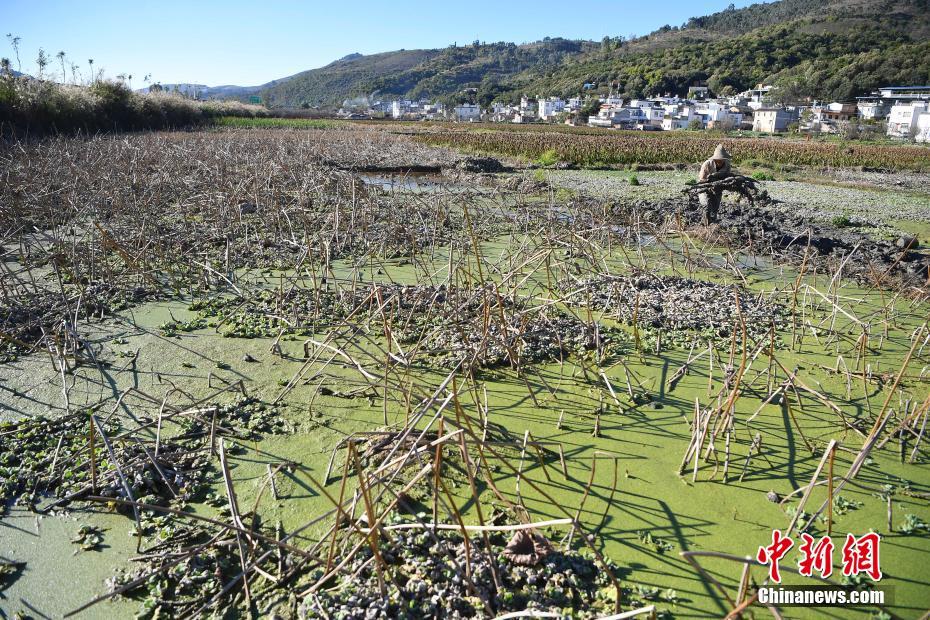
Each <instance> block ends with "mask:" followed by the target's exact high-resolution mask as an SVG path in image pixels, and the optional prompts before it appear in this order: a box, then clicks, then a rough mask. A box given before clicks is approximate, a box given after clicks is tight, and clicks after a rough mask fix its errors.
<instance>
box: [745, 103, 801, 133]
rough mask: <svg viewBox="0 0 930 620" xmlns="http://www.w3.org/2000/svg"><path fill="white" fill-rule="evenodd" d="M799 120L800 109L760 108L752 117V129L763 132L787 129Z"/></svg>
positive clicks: (776, 131)
mask: <svg viewBox="0 0 930 620" xmlns="http://www.w3.org/2000/svg"><path fill="white" fill-rule="evenodd" d="M797 120H798V111H797V110H796V109H795V110H790V109H785V108H759V109H758V110H756V113H755V114H753V118H752V130H753V131H758V132H761V133H778V132H781V131H787V129H788V125H790V124H791V123H793V122H795V121H797Z"/></svg>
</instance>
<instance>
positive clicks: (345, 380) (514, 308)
mask: <svg viewBox="0 0 930 620" xmlns="http://www.w3.org/2000/svg"><path fill="white" fill-rule="evenodd" d="M745 172H746V173H753V172H754V170H746V171H745ZM0 175H2V179H0V230H2V237H0V247H2V255H0V285H2V291H0V501H2V504H0V610H2V614H0V615H2V616H3V617H9V618H13V617H35V618H44V617H50V618H60V617H75V618H113V617H133V616H137V615H138V616H139V617H145V618H154V617H159V618H165V617H172V618H173V617H178V618H181V617H224V618H244V617H280V618H397V617H407V618H423V617H441V618H459V617H461V618H470V617H483V618H494V617H497V616H502V615H504V614H508V613H517V615H514V616H511V617H520V612H527V611H529V612H534V613H537V614H538V613H543V612H545V613H547V614H549V615H548V616H545V617H579V618H599V617H605V616H610V615H611V614H617V613H621V612H631V611H636V610H640V611H641V615H642V617H649V616H650V615H651V614H655V615H656V616H659V617H665V618H720V617H724V616H727V614H730V613H731V611H733V610H734V609H738V610H742V611H741V614H742V617H744V618H748V617H756V618H761V617H767V616H773V617H779V618H813V617H818V618H819V617H835V618H846V617H861V618H921V617H924V616H925V614H926V612H927V609H928V608H930V577H928V576H927V575H926V571H924V570H923V566H924V565H925V564H926V558H927V554H928V553H930V506H928V498H930V471H928V468H927V463H928V458H930V447H928V443H927V438H926V437H925V430H926V426H927V416H928V415H930V413H928V412H930V389H928V386H930V330H928V325H927V320H928V318H930V317H928V308H930V305H928V301H927V295H928V288H927V277H928V265H930V253H928V252H927V250H926V249H925V248H926V247H927V245H928V244H930V224H928V221H930V220H928V218H927V216H928V215H930V193H928V190H927V189H926V188H927V187H930V175H927V174H926V173H918V172H908V173H888V174H886V175H876V174H875V173H872V172H862V171H856V170H851V169H847V170H823V169H817V170H814V169H797V170H794V171H792V172H790V173H780V172H779V173H776V174H775V175H774V178H773V179H771V180H762V181H760V182H759V185H760V187H762V188H763V189H765V191H766V192H767V193H768V195H769V196H770V198H771V200H770V201H769V202H767V203H766V204H765V205H751V204H748V203H744V202H739V201H737V200H736V198H735V197H733V196H730V195H727V196H726V197H725V198H724V204H723V207H722V209H721V221H720V222H719V223H718V224H716V225H711V226H702V225H701V224H700V217H699V214H697V213H696V211H695V209H694V207H692V206H691V205H689V203H688V200H687V198H686V197H685V195H684V194H683V190H684V189H686V188H687V182H688V181H689V180H690V179H692V178H693V177H694V176H695V170H691V169H690V168H688V167H686V166H682V167H680V169H671V170H653V171H646V170H635V171H631V170H614V171H590V170H560V169H555V168H552V169H548V168H538V167H536V166H533V165H530V164H529V163H528V162H526V161H521V160H517V159H513V160H511V159H506V160H498V159H495V158H493V157H486V156H476V155H475V154H468V155H466V154H462V153H458V152H456V151H452V150H448V149H444V148H439V147H428V146H424V145H422V144H418V143H416V142H413V141H411V140H410V139H409V138H408V137H407V136H403V135H393V134H391V133H388V132H384V131H378V130H373V129H371V128H365V127H353V126H349V125H347V126H345V127H343V128H337V129H320V130H302V131H292V130H242V129H238V130H223V131H203V132H193V133H160V134H139V135H125V136H115V137H96V138H91V139H83V138H81V139H79V138H61V139H52V140H46V141H42V142H35V143H30V144H17V145H9V146H6V147H4V149H3V150H2V152H0ZM631 176H635V177H636V182H635V183H633V182H631ZM773 529H779V530H781V531H782V532H783V533H791V534H792V535H793V536H794V537H795V538H796V539H797V540H799V539H800V538H799V536H800V533H801V532H806V533H810V534H812V535H814V536H815V537H820V536H824V535H827V534H828V533H829V534H832V536H833V537H834V540H842V539H843V538H844V537H845V536H846V534H847V533H854V534H856V535H862V534H865V533H867V532H870V531H873V532H876V533H879V534H880V535H881V537H882V538H881V545H882V546H881V550H882V558H881V562H882V564H881V568H882V572H883V574H884V577H883V579H882V580H881V582H880V583H877V584H876V583H875V582H873V581H872V580H871V579H870V578H868V577H865V576H856V577H843V575H842V571H841V569H840V565H841V562H842V558H841V557H840V554H839V552H838V551H837V553H836V554H835V555H834V565H835V569H834V572H833V574H832V575H831V576H830V577H829V578H828V579H829V581H830V582H834V583H837V584H840V583H842V584H844V585H848V586H851V587H856V588H863V589H868V588H874V587H882V588H885V587H887V586H891V587H892V588H893V591H894V596H893V599H892V600H889V601H886V604H885V605H882V606H880V607H874V606H873V607H863V608H860V609H850V608H844V609H839V608H836V609H819V610H805V609H799V608H784V609H778V608H774V607H766V606H764V605H758V604H753V601H754V597H755V596H756V590H757V588H758V587H759V586H760V585H763V584H765V583H766V579H767V568H766V567H764V566H761V565H759V564H758V563H757V562H756V561H755V560H754V559H753V558H754V557H755V555H756V551H757V550H758V548H759V547H760V546H762V545H768V544H769V543H771V537H772V530H773ZM838 546H840V545H838ZM797 559H798V556H797V554H796V549H792V550H791V552H790V553H789V555H788V556H786V557H785V559H783V561H782V567H783V568H782V573H783V579H784V582H785V583H789V584H814V583H822V582H821V581H819V580H817V579H813V578H806V577H801V576H799V575H797V574H796V569H797ZM737 613H740V612H739V611H738V612H737ZM17 614H18V616H17Z"/></svg>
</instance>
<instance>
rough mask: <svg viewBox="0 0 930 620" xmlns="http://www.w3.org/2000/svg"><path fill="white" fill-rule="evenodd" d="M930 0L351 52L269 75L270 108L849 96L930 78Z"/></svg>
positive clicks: (773, 7)
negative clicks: (613, 33) (386, 100)
mask: <svg viewBox="0 0 930 620" xmlns="http://www.w3.org/2000/svg"><path fill="white" fill-rule="evenodd" d="M928 41H930V0H827V1H815V0H781V1H779V2H773V3H770V4H755V5H752V6H749V7H746V8H743V9H735V8H732V6H731V8H729V9H727V10H725V11H721V12H719V13H715V14H713V15H707V16H703V17H695V18H692V19H689V20H688V21H687V22H686V23H684V24H682V25H680V26H671V25H667V26H663V27H662V28H660V29H658V30H656V31H655V32H653V33H651V34H649V35H646V36H643V37H636V38H631V39H627V38H624V37H622V36H617V37H605V38H604V40H603V41H598V42H593V41H573V40H567V39H560V38H547V39H545V40H543V41H538V42H534V43H529V44H523V45H516V44H514V43H505V42H500V43H481V42H477V41H476V42H474V43H473V44H470V45H466V46H456V45H453V46H450V47H448V48H445V49H441V50H412V51H411V50H400V51H397V52H386V53H382V54H374V55H369V56H362V55H358V54H353V55H351V56H349V57H346V58H343V59H341V60H338V61H336V62H334V63H331V64H330V65H327V66H326V67H322V68H320V69H313V70H310V71H305V72H302V73H299V74H297V75H294V76H291V77H289V78H284V79H281V80H277V81H275V82H272V83H270V84H269V85H266V87H264V88H263V90H262V91H261V94H262V95H263V97H264V99H265V101H266V102H267V103H268V104H269V105H271V106H282V107H296V106H300V105H313V106H318V105H322V106H326V105H337V104H339V103H340V102H341V101H342V100H343V99H345V98H347V97H353V96H359V95H369V94H372V93H378V94H380V95H381V96H406V97H429V98H435V99H441V100H445V101H447V102H453V101H461V100H464V99H471V100H474V101H477V102H479V103H481V104H483V105H487V104H488V103H489V102H490V101H492V100H494V99H498V100H505V101H516V100H517V99H519V97H520V96H521V95H522V94H529V95H532V96H535V95H550V94H552V95H561V96H571V95H574V94H578V93H579V92H580V91H581V89H582V85H583V84H585V83H596V84H597V91H601V92H603V91H606V90H608V89H610V88H611V86H612V85H616V87H617V88H618V89H619V91H620V92H622V93H623V94H626V95H628V96H648V95H658V94H664V93H678V94H684V93H685V92H686V91H687V89H688V86H690V85H692V84H694V83H695V82H703V81H706V82H707V83H708V85H709V86H710V87H711V90H712V91H713V92H715V93H718V94H726V93H728V92H736V91H740V90H744V89H746V88H749V87H752V86H754V85H755V84H757V83H759V82H770V83H774V84H776V86H777V87H778V90H777V92H778V94H779V95H780V96H781V97H782V98H784V99H785V100H791V99H797V98H805V97H812V98H816V99H838V100H845V99H850V98H852V97H854V96H856V95H859V94H862V93H866V92H868V91H870V90H872V89H874V88H877V87H879V86H884V85H887V84H917V83H920V84H923V83H930V43H928Z"/></svg>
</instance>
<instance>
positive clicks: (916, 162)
mask: <svg viewBox="0 0 930 620" xmlns="http://www.w3.org/2000/svg"><path fill="white" fill-rule="evenodd" d="M483 129H485V130H483V131H476V130H461V129H459V130H456V129H448V128H442V129H438V130H433V131H424V132H422V135H419V136H418V137H417V140H419V141H422V142H424V143H426V144H432V145H443V146H451V147H455V148H459V149H470V150H475V151H485V152H493V153H500V154H503V155H511V156H520V157H526V158H530V159H538V158H539V157H540V156H542V155H543V154H544V153H546V152H553V153H554V154H555V155H556V156H557V157H558V159H560V160H562V161H565V162H569V163H572V164H576V165H582V166H609V165H615V164H623V165H630V164H664V163H677V162H688V163H697V162H700V161H702V160H703V159H705V158H706V154H707V153H712V152H713V150H714V147H716V146H717V144H719V143H721V142H722V143H723V144H725V145H726V147H727V150H728V151H729V152H730V153H731V154H732V155H733V159H734V161H736V162H740V163H750V162H768V163H773V164H781V165H788V166H825V167H853V166H859V167H863V166H864V167H870V168H885V169H904V170H919V171H920V170H922V171H927V170H930V149H927V148H926V147H922V146H908V145H883V144H869V143H857V142H848V143H844V142H827V141H813V142H805V141H802V140H787V139H778V138H752V137H746V138H733V137H730V136H727V137H724V138H721V137H719V136H708V135H706V134H705V132H694V133H692V132H686V131H672V132H655V133H653V132H642V131H605V130H596V129H587V128H574V127H572V128H565V129H562V128H559V129H556V130H546V128H545V127H533V126H527V127H525V128H521V129H517V130H515V129H514V128H513V127H506V128H502V127H501V126H500V125H492V126H485V127H484V128H483Z"/></svg>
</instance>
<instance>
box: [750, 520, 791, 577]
mask: <svg viewBox="0 0 930 620" xmlns="http://www.w3.org/2000/svg"><path fill="white" fill-rule="evenodd" d="M793 545H794V541H793V540H791V539H790V538H786V537H784V536H782V534H781V531H779V530H772V544H771V545H769V546H768V547H759V551H758V553H756V559H757V560H758V561H759V563H760V564H768V565H769V577H770V578H771V579H772V581H774V582H775V583H781V574H780V573H779V572H778V560H780V559H782V558H783V557H785V554H786V553H788V550H789V549H791V547H792V546H793Z"/></svg>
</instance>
